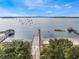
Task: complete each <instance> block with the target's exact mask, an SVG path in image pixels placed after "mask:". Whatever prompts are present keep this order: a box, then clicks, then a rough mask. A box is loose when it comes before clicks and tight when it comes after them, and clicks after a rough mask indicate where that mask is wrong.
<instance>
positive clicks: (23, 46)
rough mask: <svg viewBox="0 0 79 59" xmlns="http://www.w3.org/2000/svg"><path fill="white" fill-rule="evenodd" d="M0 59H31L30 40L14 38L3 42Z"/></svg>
mask: <svg viewBox="0 0 79 59" xmlns="http://www.w3.org/2000/svg"><path fill="white" fill-rule="evenodd" d="M0 59H31V46H30V42H24V41H17V40H15V41H12V42H9V43H7V44H5V49H4V54H3V55H2V56H1V58H0Z"/></svg>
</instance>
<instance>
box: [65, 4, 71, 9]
mask: <svg viewBox="0 0 79 59" xmlns="http://www.w3.org/2000/svg"><path fill="white" fill-rule="evenodd" d="M64 7H65V8H72V5H70V4H65V5H64Z"/></svg>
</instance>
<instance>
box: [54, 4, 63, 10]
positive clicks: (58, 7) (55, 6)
mask: <svg viewBox="0 0 79 59" xmlns="http://www.w3.org/2000/svg"><path fill="white" fill-rule="evenodd" d="M53 7H54V8H56V9H61V8H62V6H60V5H54V6H53Z"/></svg>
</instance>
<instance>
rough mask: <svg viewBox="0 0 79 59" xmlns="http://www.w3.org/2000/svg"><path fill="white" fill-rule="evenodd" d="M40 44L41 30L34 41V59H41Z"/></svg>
mask: <svg viewBox="0 0 79 59" xmlns="http://www.w3.org/2000/svg"><path fill="white" fill-rule="evenodd" d="M40 42H41V35H40V30H39V35H38V36H37V37H34V39H33V41H32V59H40Z"/></svg>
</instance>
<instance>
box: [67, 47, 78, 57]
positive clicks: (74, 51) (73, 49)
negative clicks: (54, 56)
mask: <svg viewBox="0 0 79 59" xmlns="http://www.w3.org/2000/svg"><path fill="white" fill-rule="evenodd" d="M66 59H79V46H72V47H71V48H70V49H69V50H68V52H67V54H66Z"/></svg>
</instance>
